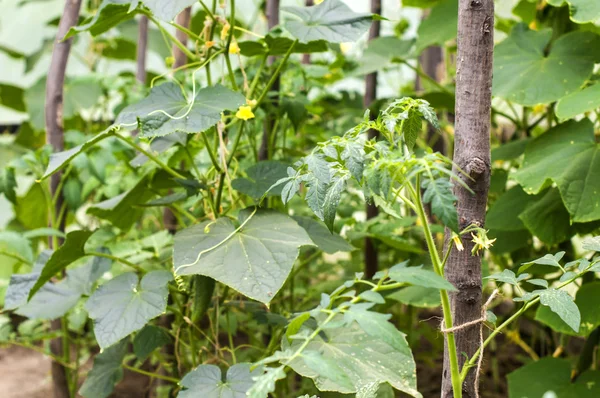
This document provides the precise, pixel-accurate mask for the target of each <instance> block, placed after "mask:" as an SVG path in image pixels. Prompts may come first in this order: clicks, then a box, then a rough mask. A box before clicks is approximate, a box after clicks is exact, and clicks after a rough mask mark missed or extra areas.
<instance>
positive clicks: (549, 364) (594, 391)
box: [508, 357, 600, 398]
mask: <svg viewBox="0 0 600 398" xmlns="http://www.w3.org/2000/svg"><path fill="white" fill-rule="evenodd" d="M571 374H572V371H571V364H570V362H569V360H568V359H562V358H552V357H547V358H542V359H540V360H539V361H535V362H531V363H529V364H527V365H525V366H523V367H521V368H519V369H517V370H515V371H514V372H512V373H510V374H509V375H508V390H509V392H508V396H509V398H523V397H531V398H533V397H540V398H542V397H557V398H596V397H598V396H600V372H598V371H597V370H592V371H586V372H584V373H582V374H581V375H579V376H578V377H577V379H576V380H575V381H574V382H571Z"/></svg>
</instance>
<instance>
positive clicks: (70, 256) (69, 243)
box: [29, 231, 92, 300]
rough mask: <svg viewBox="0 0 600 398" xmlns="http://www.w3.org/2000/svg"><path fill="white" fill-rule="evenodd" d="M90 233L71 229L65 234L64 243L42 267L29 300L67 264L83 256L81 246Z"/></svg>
mask: <svg viewBox="0 0 600 398" xmlns="http://www.w3.org/2000/svg"><path fill="white" fill-rule="evenodd" d="M91 235H92V232H91V231H73V232H69V233H68V234H67V238H66V240H65V243H64V244H63V245H62V246H61V247H59V248H58V250H56V251H55V252H54V253H53V254H52V256H51V257H50V259H49V260H48V262H47V263H46V265H45V266H44V268H43V269H42V271H41V273H40V277H39V278H38V280H37V282H36V283H35V285H33V287H32V288H31V291H30V292H29V299H30V300H31V298H32V297H33V296H34V295H35V293H36V292H37V291H38V290H40V289H41V287H42V286H44V285H45V284H46V282H48V281H49V280H50V279H52V278H53V277H54V276H55V275H56V274H58V273H59V272H61V271H62V270H64V269H65V268H66V267H67V265H69V264H71V263H72V262H73V261H75V260H78V259H80V258H81V257H83V256H85V251H84V250H83V247H84V246H85V242H87V240H88V239H89V237H90V236H91Z"/></svg>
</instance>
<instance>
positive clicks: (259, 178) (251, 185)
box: [231, 160, 288, 200]
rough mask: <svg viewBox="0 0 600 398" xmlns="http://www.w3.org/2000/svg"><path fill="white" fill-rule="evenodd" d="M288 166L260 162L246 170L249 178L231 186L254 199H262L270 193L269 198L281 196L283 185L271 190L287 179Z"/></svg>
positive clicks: (232, 183)
mask: <svg viewBox="0 0 600 398" xmlns="http://www.w3.org/2000/svg"><path fill="white" fill-rule="evenodd" d="M287 167H288V166H287V165H285V164H284V163H281V162H279V161H277V160H265V161H262V162H258V163H256V164H254V165H252V166H250V167H249V168H248V169H246V175H247V177H245V178H243V177H240V178H236V179H235V180H233V181H232V182H231V186H232V187H233V188H234V189H235V190H237V191H240V192H242V193H245V194H246V195H248V196H250V197H251V198H253V199H257V200H258V199H261V198H262V197H263V195H264V194H265V193H266V192H267V191H268V194H267V196H279V195H280V194H281V189H282V188H283V185H278V186H276V187H274V188H273V189H271V190H269V188H271V186H273V184H275V183H276V182H277V181H279V180H280V179H282V178H285V177H287Z"/></svg>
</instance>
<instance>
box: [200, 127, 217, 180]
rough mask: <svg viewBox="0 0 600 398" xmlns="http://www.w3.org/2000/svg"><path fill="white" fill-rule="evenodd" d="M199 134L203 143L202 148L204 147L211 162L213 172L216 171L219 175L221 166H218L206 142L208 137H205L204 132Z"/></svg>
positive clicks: (208, 143)
mask: <svg viewBox="0 0 600 398" xmlns="http://www.w3.org/2000/svg"><path fill="white" fill-rule="evenodd" d="M201 134H202V140H203V141H204V146H206V151H207V152H208V156H209V157H210V161H211V162H212V164H213V166H214V168H215V170H217V173H220V172H221V166H220V165H219V162H218V161H217V158H216V157H215V154H214V153H213V149H212V147H211V146H210V142H208V137H207V136H206V133H205V132H204V131H203V132H202V133H201Z"/></svg>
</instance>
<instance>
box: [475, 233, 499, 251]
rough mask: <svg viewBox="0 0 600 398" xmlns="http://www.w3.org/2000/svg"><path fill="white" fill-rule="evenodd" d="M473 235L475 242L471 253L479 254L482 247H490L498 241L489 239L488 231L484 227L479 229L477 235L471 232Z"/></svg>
mask: <svg viewBox="0 0 600 398" xmlns="http://www.w3.org/2000/svg"><path fill="white" fill-rule="evenodd" d="M471 236H472V237H473V240H472V242H473V243H475V246H473V250H471V254H479V251H480V250H481V249H489V248H490V247H492V244H493V243H494V242H495V241H496V239H489V238H488V237H487V231H485V230H484V229H479V230H477V236H475V235H473V233H471Z"/></svg>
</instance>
